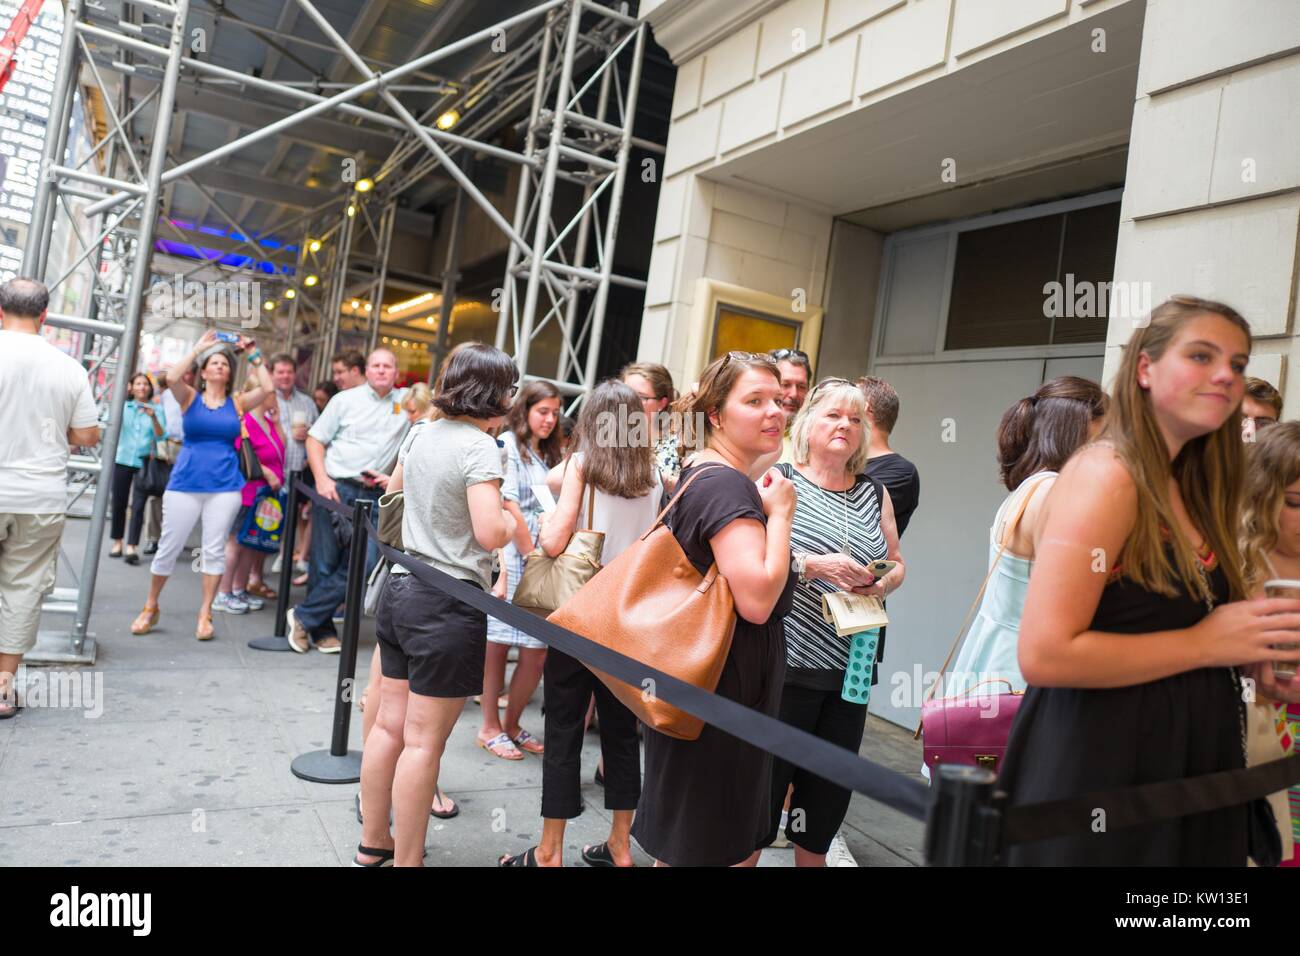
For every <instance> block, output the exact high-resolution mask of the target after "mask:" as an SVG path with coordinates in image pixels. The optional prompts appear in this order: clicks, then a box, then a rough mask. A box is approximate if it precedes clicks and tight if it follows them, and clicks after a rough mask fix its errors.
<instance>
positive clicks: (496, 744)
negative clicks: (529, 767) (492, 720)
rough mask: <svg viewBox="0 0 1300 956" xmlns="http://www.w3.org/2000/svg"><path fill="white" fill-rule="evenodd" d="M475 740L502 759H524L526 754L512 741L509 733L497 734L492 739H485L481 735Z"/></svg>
mask: <svg viewBox="0 0 1300 956" xmlns="http://www.w3.org/2000/svg"><path fill="white" fill-rule="evenodd" d="M474 742H475V743H477V744H478V745H479V746H480V747H482V748H483V749H484V750H486V751H487V752H488V753H490V754H491V755H492V756H494V757H500V758H501V759H502V760H523V759H524V755H523V754H521V753H520V752H519V750H518V748H516V747H515V745H514V744H513V743H511V741H510V737H509V736H508V735H507V734H497V735H496V736H495V737H493V738H492V739H491V740H483V739H481V738H479V737H475V738H474Z"/></svg>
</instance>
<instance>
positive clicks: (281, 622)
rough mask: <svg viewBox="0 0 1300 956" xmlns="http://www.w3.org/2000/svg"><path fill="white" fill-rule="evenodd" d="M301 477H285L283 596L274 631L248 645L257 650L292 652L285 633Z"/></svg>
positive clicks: (291, 474)
mask: <svg viewBox="0 0 1300 956" xmlns="http://www.w3.org/2000/svg"><path fill="white" fill-rule="evenodd" d="M301 477H302V472H301V471H291V472H289V474H288V475H287V476H286V478H287V480H288V482H289V498H288V501H287V502H286V504H285V507H284V520H285V525H286V527H285V529H284V536H283V537H284V541H283V544H284V548H283V549H282V550H281V551H280V593H279V594H278V595H276V598H275V622H274V625H275V630H274V631H272V632H271V633H270V634H267V635H265V636H264V637H255V638H253V639H252V640H251V641H249V642H248V646H249V647H251V648H252V649H253V650H255V651H287V650H289V639H288V638H287V637H285V634H286V633H287V630H288V626H289V625H288V615H289V589H290V588H291V587H293V552H294V548H295V547H296V546H297V543H298V479H299V478H301Z"/></svg>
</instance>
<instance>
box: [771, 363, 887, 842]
mask: <svg viewBox="0 0 1300 956" xmlns="http://www.w3.org/2000/svg"><path fill="white" fill-rule="evenodd" d="M867 428H868V425H867V422H866V398H865V397H864V396H863V394H862V392H861V390H859V389H858V387H857V386H856V385H854V384H853V383H852V382H850V381H848V380H846V379H842V378H828V379H825V380H823V381H822V382H821V383H819V384H818V385H817V387H816V388H815V389H813V390H812V392H810V393H809V395H808V400H807V402H805V403H804V406H803V408H802V409H800V411H799V414H798V415H797V416H795V420H794V423H793V425H792V426H791V429H790V439H791V444H792V445H793V450H794V459H795V464H794V465H789V464H781V465H778V466H777V467H779V468H780V469H781V471H782V473H784V474H785V475H786V477H788V478H790V480H791V481H793V482H794V487H795V495H796V500H795V512H794V526H793V528H792V529H791V532H790V551H791V553H792V555H793V556H794V562H795V570H796V571H798V572H799V584H798V585H797V586H796V587H795V590H794V604H793V607H792V608H791V611H790V613H789V614H788V615H787V616H786V618H785V635H786V675H785V686H784V688H783V690H782V694H781V712H780V719H781V720H782V721H783V722H784V723H787V724H791V725H793V726H795V727H798V728H800V729H801V730H806V731H808V732H809V733H812V734H816V735H817V736H818V737H821V738H822V739H824V740H829V741H830V742H831V743H834V744H839V745H840V746H841V747H846V748H848V749H850V750H853V751H855V752H856V751H857V749H858V746H859V745H860V744H861V743H862V732H863V729H864V728H865V726H866V720H867V708H866V707H865V706H864V705H863V704H859V703H851V702H849V701H848V700H845V699H844V698H843V697H841V691H842V688H843V686H844V673H845V669H846V668H847V666H848V661H849V642H850V640H851V637H850V636H845V637H839V636H837V635H836V633H835V629H834V628H833V627H832V626H831V625H829V624H827V623H826V622H825V620H824V619H823V618H822V609H821V601H822V595H824V594H829V593H832V592H835V591H853V592H856V593H858V594H872V595H876V596H878V597H881V598H883V597H885V595H887V594H889V593H891V592H893V591H895V590H897V589H898V586H899V585H900V584H902V583H903V575H904V573H905V571H904V567H903V556H902V555H901V554H900V553H899V550H898V531H897V528H896V526H895V523H894V508H893V505H892V504H891V503H890V501H889V492H888V491H886V490H885V488H884V486H883V485H881V484H880V483H879V482H877V481H876V480H875V479H873V478H869V477H868V476H867V475H865V474H863V470H864V468H865V466H866V461H867ZM885 558H887V559H888V560H890V561H896V562H897V566H896V567H895V568H894V569H893V570H891V571H890V572H889V573H888V574H886V575H884V576H883V577H881V578H879V579H877V578H875V577H874V576H873V575H872V574H871V572H870V571H868V570H867V566H868V565H869V564H871V563H872V562H873V561H879V560H881V559H885ZM882 649H883V642H882V643H880V644H879V645H878V649H877V655H878V657H879V655H880V654H881V653H882V652H883V651H882ZM873 683H874V681H873ZM791 786H793V792H792V793H791V797H790V810H789V814H790V819H791V821H798V823H799V824H800V825H799V826H795V825H794V823H793V822H792V823H791V825H790V826H789V827H788V828H787V833H788V835H789V839H790V841H791V842H792V843H794V845H795V863H796V865H798V866H825V865H826V851H827V850H828V849H829V848H830V844H831V840H832V839H834V837H835V834H836V833H837V832H838V831H839V828H840V824H841V823H843V822H844V815H845V814H846V813H847V812H848V808H849V796H850V794H849V791H848V790H845V789H844V788H842V787H837V786H835V785H833V784H831V783H828V782H827V781H825V780H823V779H822V778H820V777H817V776H815V775H814V774H811V773H808V772H807V771H805V770H801V769H799V768H797V767H795V766H794V765H793V764H790V763H787V762H786V761H784V760H782V759H781V758H780V757H774V758H773V762H772V804H771V807H772V829H771V831H770V835H769V839H768V841H767V842H768V843H771V842H772V841H773V840H775V839H776V837H777V831H778V829H779V827H780V819H781V803H782V801H783V800H784V799H785V796H786V791H787V788H789V787H791Z"/></svg>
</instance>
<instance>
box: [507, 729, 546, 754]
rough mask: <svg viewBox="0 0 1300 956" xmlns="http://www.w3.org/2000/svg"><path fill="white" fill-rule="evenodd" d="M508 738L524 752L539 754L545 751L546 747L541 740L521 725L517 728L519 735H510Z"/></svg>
mask: <svg viewBox="0 0 1300 956" xmlns="http://www.w3.org/2000/svg"><path fill="white" fill-rule="evenodd" d="M510 740H511V741H512V742H513V743H514V745H515V746H516V747H518V748H519V749H520V750H522V751H523V752H524V753H529V754H536V755H538V756H540V755H541V754H543V753H545V752H546V748H545V747H544V746H542V742H541V741H540V740H538V739H537V738H536V737H534V736H533V735H532V734H530V733H529V732H528V731H526V730H524V729H523V728H522V727H520V728H519V736H517V737H511V738H510Z"/></svg>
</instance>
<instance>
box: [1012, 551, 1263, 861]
mask: <svg viewBox="0 0 1300 956" xmlns="http://www.w3.org/2000/svg"><path fill="white" fill-rule="evenodd" d="M1208 560H1212V558H1210V559H1208ZM1210 584H1211V588H1212V590H1213V592H1214V594H1215V604H1216V605H1217V604H1221V603H1224V602H1226V601H1227V600H1228V584H1227V578H1226V576H1225V575H1224V573H1223V569H1222V568H1220V567H1218V566H1217V564H1216V565H1214V568H1213V570H1212V571H1211V573H1210ZM1178 588H1179V591H1178V595H1177V596H1176V597H1166V596H1164V595H1161V594H1155V593H1152V592H1150V591H1148V590H1146V589H1145V588H1141V587H1138V586H1137V585H1135V584H1134V583H1133V582H1132V581H1129V580H1128V579H1125V578H1112V580H1111V581H1110V582H1109V583H1108V584H1107V585H1106V587H1105V589H1104V590H1103V591H1102V594H1101V601H1100V602H1099V603H1098V605H1097V612H1096V614H1095V615H1094V616H1093V619H1092V625H1091V627H1092V629H1093V630H1097V631H1109V632H1113V633H1124V634H1141V633H1148V632H1151V631H1163V630H1175V629H1180V628H1187V627H1191V626H1192V625H1194V624H1195V623H1196V622H1198V621H1199V620H1201V618H1203V617H1205V615H1206V613H1207V612H1206V608H1205V603H1204V601H1202V600H1200V599H1198V598H1196V597H1194V596H1191V595H1188V594H1187V592H1186V591H1185V590H1184V589H1183V588H1182V586H1181V585H1178ZM1240 708H1241V701H1240V696H1239V694H1238V692H1237V690H1236V686H1235V683H1234V680H1233V677H1232V671H1231V670H1230V669H1229V668H1226V667H1207V668H1201V669H1199V670H1194V671H1186V672H1184V673H1182V674H1175V675H1173V676H1172V677H1165V678H1162V679H1161V680H1156V681H1151V682H1149V683H1146V684H1136V685H1134V686H1131V687H1114V688H1106V689H1077V688H1065V687H1030V688H1029V689H1028V690H1027V691H1026V693H1025V699H1024V701H1022V702H1021V706H1020V710H1019V712H1018V713H1017V714H1016V720H1015V724H1014V725H1013V726H1012V728H1011V738H1010V740H1009V741H1008V744H1007V755H1006V760H1005V762H1004V764H1003V771H1002V774H1001V784H1002V787H1003V788H1004V789H1005V790H1006V791H1007V793H1008V794H1009V798H1010V801H1009V802H1010V804H1011V805H1013V806H1014V805H1019V804H1032V803H1039V802H1041V801H1045V800H1056V799H1062V798H1065V797H1075V796H1079V795H1081V794H1085V793H1088V792H1091V791H1095V790H1109V789H1111V788H1113V787H1123V786H1128V785H1133V784H1143V783H1153V782H1156V781H1161V780H1176V779H1179V778H1182V777H1192V776H1197V775H1200V774H1206V773H1214V772H1216V771H1220V770H1235V769H1237V768H1240V767H1242V766H1244V765H1245V763H1244V756H1243V754H1242V745H1241V724H1240V714H1241V710H1240ZM1248 820H1249V817H1248V813H1247V808H1246V807H1245V806H1238V807H1229V808H1228V809H1225V810H1216V811H1212V812H1210V813H1200V814H1194V815H1192V816H1186V817H1181V818H1176V819H1173V820H1166V821H1162V822H1158V823H1153V824H1149V825H1143V826H1134V827H1125V828H1121V829H1117V830H1113V831H1105V832H1092V831H1091V830H1090V829H1089V830H1085V831H1084V833H1082V834H1081V835H1079V836H1075V837H1062V838H1059V839H1052V840H1040V841H1037V842H1034V843H1024V844H1020V845H1019V846H1015V847H1012V848H1011V849H1010V851H1009V854H1008V862H1009V863H1010V864H1011V865H1013V866H1244V865H1245V864H1246V855H1247V827H1248Z"/></svg>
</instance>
